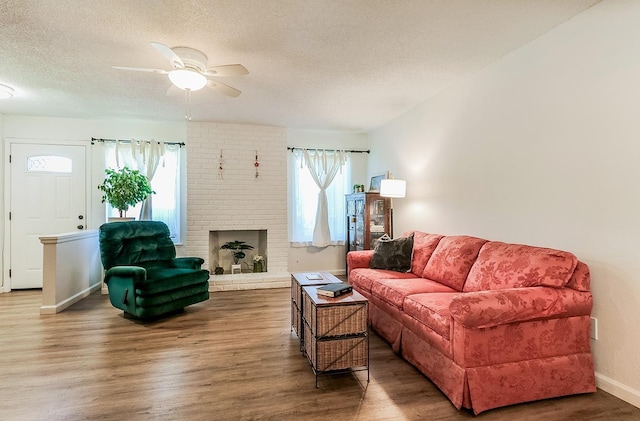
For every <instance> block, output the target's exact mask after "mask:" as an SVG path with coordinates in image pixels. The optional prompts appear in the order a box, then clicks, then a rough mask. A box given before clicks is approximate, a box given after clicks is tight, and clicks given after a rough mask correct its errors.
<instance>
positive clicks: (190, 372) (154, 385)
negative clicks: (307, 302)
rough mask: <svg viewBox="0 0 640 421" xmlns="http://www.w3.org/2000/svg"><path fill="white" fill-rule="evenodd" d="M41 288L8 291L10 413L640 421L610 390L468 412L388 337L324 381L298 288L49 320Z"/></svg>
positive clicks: (6, 405)
mask: <svg viewBox="0 0 640 421" xmlns="http://www.w3.org/2000/svg"><path fill="white" fill-rule="evenodd" d="M40 305H41V292H40V291H18V292H11V293H6V294H0V332H1V333H2V335H1V338H2V339H1V340H0V420H20V421H22V420H123V419H130V420H190V421H194V420H327V419H330V420H332V421H340V420H363V421H364V420H465V419H473V418H477V419H479V420H492V421H493V420H508V421H512V420H514V419H517V420H525V421H526V420H541V419H544V420H546V421H551V420H640V409H638V408H636V407H634V406H632V405H629V404H627V403H625V402H623V401H621V400H619V399H617V398H615V397H613V396H611V395H609V394H607V393H605V392H603V391H600V390H599V391H598V392H597V393H594V394H589V395H580V396H571V397H565V398H558V399H549V400H545V401H540V402H534V403H529V404H522V405H514V406H511V407H506V408H499V409H495V410H491V411H488V412H485V413H482V414H480V415H479V416H478V417H474V416H473V415H472V414H471V413H470V412H468V411H464V410H463V411H458V410H456V409H455V408H454V407H453V406H452V405H451V403H450V402H449V400H448V399H447V398H446V397H444V395H443V394H442V393H441V392H440V391H439V390H438V389H437V388H436V387H435V386H434V385H433V384H432V383H431V382H430V381H429V380H428V379H426V378H425V377H424V376H423V375H422V374H420V373H419V372H418V371H417V370H415V369H414V368H413V367H412V366H411V365H409V364H407V363H406V362H404V361H403V360H402V359H400V358H399V357H398V356H396V355H395V354H394V353H393V352H392V351H391V349H390V348H389V346H388V345H387V344H386V343H385V342H384V341H383V340H381V339H380V338H379V337H378V336H377V335H375V334H372V335H371V339H370V345H371V348H370V349H371V351H370V360H371V373H370V374H371V382H370V383H369V384H368V385H367V384H366V372H359V373H357V374H356V375H353V374H350V373H344V374H338V375H334V376H324V377H321V378H320V379H319V386H320V387H319V388H318V389H316V388H315V377H314V375H313V372H312V371H311V368H310V366H309V364H308V362H307V361H306V359H305V358H304V357H303V356H302V355H301V354H300V352H299V345H298V339H297V337H296V336H295V335H294V334H293V333H291V328H290V291H289V289H288V288H285V289H271V290H253V291H233V292H216V293H213V294H212V297H211V299H210V300H209V301H207V302H204V303H199V304H196V305H193V306H190V307H187V309H186V310H185V312H184V313H181V314H177V315H175V316H172V317H169V318H165V319H163V320H160V321H157V322H153V323H141V322H137V321H134V320H131V319H128V318H125V317H123V315H122V312H120V311H119V310H117V309H115V308H113V307H112V306H111V305H110V303H109V300H108V297H107V296H105V295H101V294H100V293H96V294H92V295H91V296H89V297H87V298H86V299H84V300H83V301H81V302H79V303H77V304H75V305H73V306H71V307H70V308H68V309H67V310H65V311H63V312H62V313H59V314H57V315H50V316H41V315H40V314H39V309H40Z"/></svg>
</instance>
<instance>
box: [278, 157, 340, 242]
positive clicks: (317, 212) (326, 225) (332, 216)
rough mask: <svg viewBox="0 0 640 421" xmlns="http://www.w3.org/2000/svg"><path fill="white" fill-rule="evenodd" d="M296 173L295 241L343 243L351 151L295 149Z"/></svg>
mask: <svg viewBox="0 0 640 421" xmlns="http://www.w3.org/2000/svg"><path fill="white" fill-rule="evenodd" d="M292 173H293V175H292V183H291V184H292V185H291V187H292V192H291V196H292V202H293V204H294V205H293V207H292V208H293V209H292V212H291V230H290V232H291V241H292V245H294V246H308V245H313V246H316V247H326V246H329V245H336V244H343V243H344V236H345V228H344V227H345V221H344V219H345V216H344V215H345V214H344V194H345V193H346V192H347V189H346V186H347V185H348V183H349V182H350V178H351V175H350V171H349V166H348V154H347V153H345V151H325V150H318V151H314V152H310V151H308V150H304V149H303V150H302V151H301V152H300V151H295V152H294V153H293V154H292ZM334 181H335V183H334ZM312 194H314V195H315V197H312V196H311V195H312Z"/></svg>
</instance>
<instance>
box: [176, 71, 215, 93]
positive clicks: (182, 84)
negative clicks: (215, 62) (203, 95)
mask: <svg viewBox="0 0 640 421" xmlns="http://www.w3.org/2000/svg"><path fill="white" fill-rule="evenodd" d="M169 80H171V83H173V84H174V85H176V86H177V87H178V88H180V89H182V90H186V89H189V90H190V91H197V90H200V89H202V88H204V87H205V85H206V84H207V78H206V77H204V76H203V75H201V74H200V73H198V72H196V71H193V70H189V69H178V70H172V71H170V72H169Z"/></svg>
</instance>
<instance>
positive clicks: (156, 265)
mask: <svg viewBox="0 0 640 421" xmlns="http://www.w3.org/2000/svg"><path fill="white" fill-rule="evenodd" d="M99 234H100V235H99V241H100V257H101V259H102V266H103V267H104V270H105V277H104V282H105V283H106V284H107V286H108V288H109V300H110V301H111V304H112V305H113V306H114V307H116V308H119V309H121V310H123V311H124V312H125V313H126V314H128V315H131V316H134V317H137V318H140V319H152V318H156V317H159V316H162V315H164V314H167V313H172V312H175V311H177V310H181V309H183V308H184V307H186V306H188V305H191V304H195V303H198V302H200V301H205V300H208V299H209V272H208V271H206V270H203V269H201V266H202V264H203V263H204V260H203V259H201V258H199V257H178V258H176V249H175V246H174V245H173V241H171V238H170V236H169V228H168V227H167V225H166V224H165V223H164V222H160V221H131V222H110V223H107V224H103V225H102V226H101V227H100V230H99Z"/></svg>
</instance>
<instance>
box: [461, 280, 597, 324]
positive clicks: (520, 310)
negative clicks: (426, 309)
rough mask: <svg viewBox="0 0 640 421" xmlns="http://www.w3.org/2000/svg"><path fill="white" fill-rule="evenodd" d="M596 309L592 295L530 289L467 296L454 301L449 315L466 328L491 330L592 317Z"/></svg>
mask: <svg viewBox="0 0 640 421" xmlns="http://www.w3.org/2000/svg"><path fill="white" fill-rule="evenodd" d="M592 306H593V297H592V296H591V293H590V292H581V291H576V290H573V289H571V288H550V287H529V288H508V289H501V290H491V291H479V292H463V293H460V294H458V295H456V296H455V297H453V299H452V300H451V304H450V305H449V312H450V314H451V317H452V318H453V319H454V320H455V321H456V322H458V323H460V324H462V325H463V326H466V327H471V328H487V327H494V326H499V325H504V324H508V323H514V322H523V321H530V320H544V319H552V318H558V317H572V316H583V315H589V314H591V308H592Z"/></svg>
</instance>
